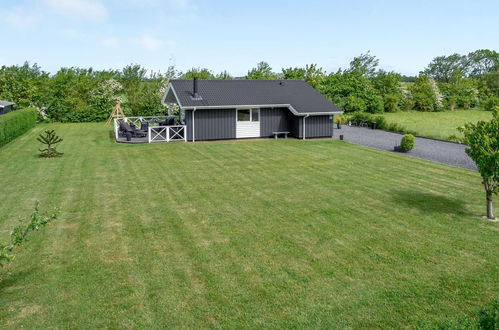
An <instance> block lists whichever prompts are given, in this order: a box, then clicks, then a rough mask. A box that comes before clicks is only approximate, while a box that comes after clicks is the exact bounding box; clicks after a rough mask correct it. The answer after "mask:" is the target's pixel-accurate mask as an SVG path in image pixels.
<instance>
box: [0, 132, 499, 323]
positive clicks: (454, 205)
mask: <svg viewBox="0 0 499 330" xmlns="http://www.w3.org/2000/svg"><path fill="white" fill-rule="evenodd" d="M47 127H50V128H54V129H56V130H57V132H58V133H59V134H60V135H61V136H62V137H63V138H64V142H63V143H62V145H61V148H60V149H61V151H63V152H65V154H64V156H63V157H62V158H60V159H40V158H37V157H36V154H37V149H38V145H37V143H35V137H36V135H37V134H38V133H40V132H41V131H42V130H43V129H46V128H47ZM0 173H1V176H2V188H1V193H0V201H1V203H2V204H1V205H2V207H1V208H0V219H1V221H0V237H1V238H3V239H5V238H7V236H8V233H9V231H10V230H11V229H12V227H13V226H14V225H15V224H16V222H17V218H18V216H25V215H28V214H29V213H30V212H31V211H32V207H33V204H34V202H35V200H37V199H39V200H40V201H41V202H42V206H45V207H48V206H59V207H61V208H62V213H61V216H60V218H59V219H58V220H56V222H54V223H51V224H49V225H48V226H46V227H44V228H43V229H42V230H41V231H38V232H35V233H34V234H33V235H32V237H31V239H30V240H29V241H28V242H27V243H26V244H25V245H24V246H22V247H21V248H19V249H17V251H16V254H17V258H16V260H15V261H14V262H13V263H11V264H10V265H8V266H7V267H5V268H3V269H1V270H0V278H1V281H0V290H1V292H0V305H1V306H2V307H3V308H1V309H0V327H1V328H6V327H10V328H20V327H26V328H35V327H36V328H50V327H52V328H54V327H57V328H97V327H99V328H101V327H110V328H152V327H154V328H158V327H161V326H163V327H164V326H169V327H191V328H194V327H196V328H199V327H203V328H205V327H230V328H256V327H266V328H270V327H272V328H289V327H295V328H309V327H314V328H344V327H350V328H373V327H379V328H386V327H405V326H415V325H417V324H419V322H427V323H428V324H434V323H435V322H440V321H442V320H445V319H447V318H448V317H459V316H461V315H464V314H465V313H469V312H474V311H477V310H478V309H480V308H481V306H483V305H484V304H488V303H490V302H491V301H492V300H493V299H494V298H495V297H497V295H498V286H497V283H498V275H497V274H498V273H499V254H498V253H497V242H498V239H499V231H498V225H497V223H492V222H487V221H484V220H482V219H481V217H480V216H481V215H482V214H483V213H484V206H485V202H484V194H483V192H482V187H481V185H480V178H479V176H478V174H477V173H476V172H473V171H468V170H464V169H459V168H455V167H449V166H444V165H440V164H436V163H432V162H426V161H423V160H419V159H415V158H411V157H406V156H404V155H398V154H393V153H389V152H383V151H377V150H374V149H368V148H364V147H360V146H355V145H352V144H348V143H345V142H342V141H336V140H335V141H333V140H313V141H312V140H311V141H301V140H294V139H288V140H282V139H281V140H273V139H265V140H247V141H228V142H207V143H203V142H196V143H170V144H166V143H163V144H150V145H147V144H145V145H123V144H116V143H114V142H113V141H112V138H111V135H110V129H108V128H105V127H104V126H103V124H53V125H50V126H38V127H37V128H35V129H34V130H33V131H31V132H29V133H28V134H25V135H23V136H22V137H20V138H19V139H17V140H16V141H14V142H12V143H10V144H8V145H7V146H5V147H3V148H1V149H0Z"/></svg>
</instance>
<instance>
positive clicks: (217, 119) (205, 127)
mask: <svg viewBox="0 0 499 330" xmlns="http://www.w3.org/2000/svg"><path fill="white" fill-rule="evenodd" d="M185 124H186V125H187V140H189V141H192V110H186V111H185ZM194 129H195V130H196V132H195V133H196V134H195V138H196V141H200V140H224V139H235V138H236V110H235V109H209V110H205V109H203V110H196V113H195V114H194Z"/></svg>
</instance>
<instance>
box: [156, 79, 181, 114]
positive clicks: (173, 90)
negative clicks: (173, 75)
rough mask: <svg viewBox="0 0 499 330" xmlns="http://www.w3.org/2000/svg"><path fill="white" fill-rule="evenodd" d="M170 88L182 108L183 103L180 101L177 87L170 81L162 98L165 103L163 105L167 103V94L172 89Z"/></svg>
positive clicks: (162, 102)
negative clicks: (176, 90)
mask: <svg viewBox="0 0 499 330" xmlns="http://www.w3.org/2000/svg"><path fill="white" fill-rule="evenodd" d="M170 89H171V90H172V92H173V96H175V99H176V100H177V104H178V106H179V107H180V109H182V104H181V103H180V100H179V99H178V96H177V93H176V92H175V88H173V85H172V83H170V82H169V83H168V88H167V89H166V92H165V94H163V97H162V98H161V104H163V105H166V104H167V103H166V102H165V99H166V96H167V95H168V92H169V91H170Z"/></svg>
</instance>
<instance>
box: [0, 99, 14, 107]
mask: <svg viewBox="0 0 499 330" xmlns="http://www.w3.org/2000/svg"><path fill="white" fill-rule="evenodd" d="M14 104H15V103H12V102H9V101H2V100H0V108H5V107H8V106H9V105H14Z"/></svg>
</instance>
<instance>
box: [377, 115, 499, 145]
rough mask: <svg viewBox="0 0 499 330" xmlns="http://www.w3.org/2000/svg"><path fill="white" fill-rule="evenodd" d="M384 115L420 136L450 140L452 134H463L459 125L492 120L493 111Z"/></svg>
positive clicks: (389, 120)
mask: <svg viewBox="0 0 499 330" xmlns="http://www.w3.org/2000/svg"><path fill="white" fill-rule="evenodd" d="M383 116H384V117H385V118H386V119H387V121H388V122H390V123H393V122H394V123H398V124H400V125H401V126H402V127H404V128H406V129H407V130H411V131H414V132H416V133H417V135H420V136H426V137H430V138H435V139H441V140H449V137H450V136H452V135H455V136H461V133H459V132H458V130H457V127H459V126H463V125H464V124H465V123H467V122H477V121H479V120H490V119H491V118H492V113H491V112H490V111H482V110H455V111H444V112H421V111H403V112H395V113H385V114H383Z"/></svg>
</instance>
